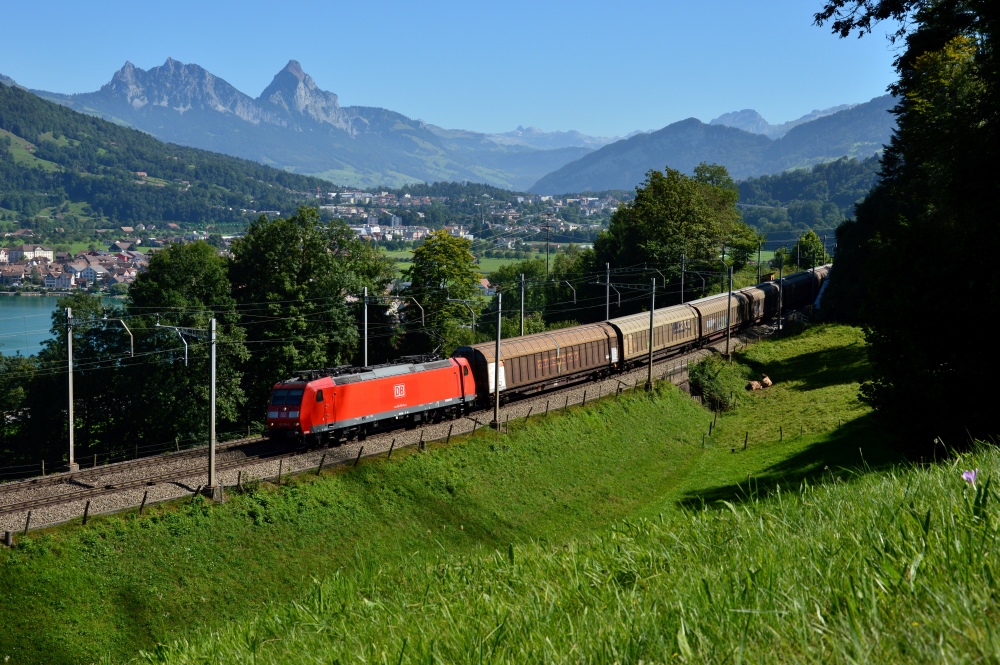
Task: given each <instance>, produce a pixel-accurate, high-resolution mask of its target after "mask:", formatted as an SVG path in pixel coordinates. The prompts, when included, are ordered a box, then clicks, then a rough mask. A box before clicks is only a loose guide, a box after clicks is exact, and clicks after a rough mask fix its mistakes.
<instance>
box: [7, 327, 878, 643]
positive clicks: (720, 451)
mask: <svg viewBox="0 0 1000 665" xmlns="http://www.w3.org/2000/svg"><path fill="white" fill-rule="evenodd" d="M857 339H858V333H857V332H856V331H853V330H850V329H844V328H825V329H820V330H816V331H811V332H809V333H807V334H806V335H803V336H801V337H798V338H794V339H790V340H786V341H784V342H781V343H779V344H776V345H771V344H762V345H759V346H757V347H756V348H754V349H751V350H750V351H749V353H748V356H749V358H750V359H751V360H752V361H753V362H759V363H766V366H767V369H768V371H769V373H770V374H771V375H772V376H773V377H774V378H776V379H777V380H778V381H779V385H778V386H776V387H775V389H773V392H770V393H768V394H766V395H753V396H752V397H748V399H753V400H755V401H758V402H759V404H758V405H757V406H760V407H761V409H755V410H754V411H755V412H756V413H757V416H756V417H755V418H754V420H755V421H760V422H762V423H767V425H766V426H765V425H761V427H762V428H763V429H762V430H761V432H760V433H759V434H758V436H755V437H753V438H752V439H751V445H750V446H749V449H748V450H747V451H746V452H743V451H742V450H740V451H739V452H738V453H737V454H732V453H730V452H729V449H730V448H731V447H732V445H731V443H732V441H733V440H734V438H733V437H736V438H738V439H739V443H740V447H742V432H741V431H740V430H743V429H745V425H744V422H745V421H744V420H741V419H744V418H747V416H746V415H744V414H746V413H748V412H749V411H750V409H748V408H747V407H745V406H744V407H742V408H741V410H740V412H738V413H737V414H735V415H731V416H724V417H723V418H721V419H720V424H719V427H718V428H717V429H716V430H715V436H713V439H712V440H710V441H708V446H707V448H706V449H702V446H701V442H702V433H703V432H704V431H705V430H706V429H707V424H708V421H709V419H710V416H709V415H708V413H707V412H705V411H704V410H702V409H701V408H700V407H698V406H697V405H696V404H695V403H693V402H692V401H691V400H690V399H689V398H687V397H686V396H683V395H682V394H681V393H679V392H678V391H676V389H673V388H672V387H665V388H664V389H663V390H662V391H661V392H660V394H659V395H658V397H657V398H656V399H655V400H650V399H649V398H648V397H646V396H644V395H637V396H634V397H633V396H626V397H625V398H623V399H621V400H620V401H619V400H606V401H604V402H602V403H600V404H595V405H589V406H588V407H587V409H585V410H583V411H581V412H579V413H576V414H574V415H573V416H572V417H566V416H558V415H553V416H551V417H550V418H549V419H548V420H546V421H535V422H533V423H531V424H530V425H529V426H527V427H523V426H522V427H517V428H514V432H513V433H512V434H511V435H510V436H509V437H503V438H502V439H499V440H497V439H496V438H495V435H493V434H491V433H481V434H480V435H479V436H477V437H475V438H473V439H471V440H467V441H464V442H461V443H459V444H453V445H451V446H450V447H447V448H439V449H435V450H434V451H433V452H432V454H429V455H419V454H404V455H400V457H401V459H394V460H393V461H391V462H388V463H386V462H384V461H373V462H370V463H366V464H363V465H362V466H361V467H360V468H359V469H357V470H355V471H350V472H343V473H337V474H336V478H335V479H332V480H331V479H326V478H324V479H321V480H316V479H314V478H313V477H307V478H302V479H300V480H298V481H296V483H295V484H294V486H293V487H290V488H285V489H282V490H281V491H273V490H270V489H266V488H265V489H261V490H259V491H257V492H255V493H253V494H249V495H245V496H236V497H233V498H232V499H231V501H230V502H229V503H228V504H226V505H225V506H221V507H210V506H206V505H203V504H202V503H201V502H200V501H198V502H195V503H194V504H188V503H184V504H183V505H181V506H179V507H158V508H156V509H154V511H153V516H151V517H150V516H147V517H146V518H143V519H137V518H136V517H135V516H134V515H128V516H115V517H110V518H102V519H99V520H97V521H95V522H94V523H93V524H92V525H88V526H87V527H86V528H85V529H79V528H65V529H59V530H55V531H53V532H51V533H47V534H44V535H42V534H40V535H35V536H33V537H31V538H28V539H27V540H26V542H25V546H24V547H21V548H18V549H16V550H13V551H9V552H8V551H3V552H0V571H2V574H0V599H2V602H0V625H3V626H4V627H5V628H6V630H4V631H2V632H0V657H3V656H4V655H7V654H10V655H12V656H13V657H15V658H16V660H17V661H18V662H26V661H27V662H30V661H36V662H40V661H44V662H80V661H84V660H89V659H93V658H95V657H98V656H101V655H110V656H111V657H113V658H116V659H120V658H124V657H128V656H129V655H130V654H134V653H135V651H136V650H137V649H139V648H144V647H145V648H148V647H150V646H152V645H153V644H154V643H155V642H157V641H164V640H169V639H171V638H173V637H176V636H178V635H180V634H182V633H184V632H186V631H188V630H190V629H191V628H192V627H194V626H201V627H205V628H208V629H218V628H220V627H222V626H225V625H229V624H232V623H233V622H243V621H245V620H247V619H248V618H249V617H252V616H254V615H255V614H257V613H259V612H261V611H262V610H263V609H264V608H265V607H266V604H267V603H268V601H274V602H276V603H278V604H279V605H280V604H282V603H284V602H287V601H288V600H290V599H293V598H297V597H300V596H301V594H302V587H303V585H304V584H306V585H307V584H308V582H309V580H310V579H311V578H313V577H324V576H327V577H329V576H336V575H338V574H339V575H340V576H342V577H344V576H346V577H345V579H349V580H356V576H357V575H369V574H373V571H375V570H377V569H382V570H393V571H396V573H394V574H399V575H401V576H403V577H406V576H410V575H416V576H417V579H419V576H420V575H421V574H422V573H421V572H420V571H421V570H422V568H421V566H422V565H423V562H426V561H430V560H434V559H435V558H436V557H439V556H445V557H452V558H453V559H449V560H454V561H458V560H459V559H460V558H461V557H470V558H469V559H468V560H469V561H472V562H477V561H481V562H485V561H489V560H490V557H491V556H492V555H491V554H490V552H492V551H493V550H494V549H495V548H500V549H506V546H507V544H508V543H526V542H528V541H531V540H537V541H540V542H542V543H548V544H549V545H551V546H560V545H567V546H569V547H571V548H572V547H578V546H579V545H578V544H577V539H580V538H582V539H584V542H589V541H588V540H587V539H588V538H590V537H592V536H593V537H595V538H598V539H599V538H600V534H604V533H606V530H607V529H608V527H609V526H610V525H613V524H614V523H616V522H617V521H618V520H620V519H622V518H635V517H637V516H650V515H656V514H657V513H658V512H660V511H663V510H668V511H671V512H672V510H673V508H674V506H676V505H678V504H683V503H686V502H692V501H693V502H696V503H697V502H698V501H700V498H701V497H706V496H707V497H710V498H714V497H716V496H725V497H727V498H733V497H735V496H738V495H739V494H740V493H741V492H743V491H745V489H746V486H745V481H746V478H747V476H748V474H749V475H751V476H753V477H760V478H763V479H764V482H772V483H776V482H780V483H781V484H782V485H788V484H790V485H796V484H797V483H798V481H799V479H800V478H801V477H802V475H803V474H808V473H815V472H816V470H817V469H819V470H820V471H821V470H822V468H823V467H824V466H829V467H830V468H834V467H835V465H837V464H840V463H846V464H851V463H854V462H855V461H856V460H858V459H859V456H858V454H857V450H858V448H859V447H860V448H863V449H864V450H865V453H864V455H865V457H866V459H868V460H869V462H870V463H873V464H875V463H878V462H879V461H880V460H879V458H878V452H877V451H878V450H881V449H882V448H881V447H880V446H879V445H878V436H879V435H878V433H877V432H873V431H872V430H871V429H870V428H862V427H860V426H859V425H857V424H854V425H847V426H845V427H844V428H843V429H840V430H837V431H832V432H831V431H828V430H827V431H821V430H823V428H828V427H830V426H832V425H833V419H834V418H835V417H836V418H837V419H838V420H839V419H840V418H841V417H842V418H843V419H844V422H845V423H847V422H848V421H849V420H850V419H851V418H853V417H859V418H860V419H864V418H865V416H864V415H863V410H861V409H859V407H858V406H857V405H856V403H855V401H854V391H855V389H856V382H857V380H858V379H859V378H860V376H861V374H860V372H861V371H863V367H859V366H858V365H857V360H858V353H859V348H860V347H858V345H857V343H856V342H857ZM772 349H777V350H772ZM838 349H839V350H838ZM800 351H804V352H807V353H820V354H827V355H828V356H829V357H827V358H825V360H826V361H827V364H828V365H829V366H832V367H837V368H843V369H841V370H839V374H838V377H837V381H835V382H831V381H827V380H824V379H823V378H822V376H821V372H816V371H812V370H811V369H810V368H809V367H808V366H807V364H803V365H802V366H801V367H800V366H797V365H796V364H795V363H796V361H795V360H794V359H793V358H794V356H796V355H797V354H798V353H799V352H800ZM852 368H853V369H852ZM817 369H818V368H817ZM786 372H787V373H792V372H794V373H796V375H795V376H794V377H792V376H786ZM786 379H787V380H786ZM781 391H783V392H781ZM818 404H825V405H826V406H825V407H824V409H823V413H822V414H817V413H810V412H809V409H813V408H815V405H818ZM769 414H773V415H769ZM820 415H822V417H820ZM778 421H780V422H781V423H783V425H784V426H785V431H786V432H787V431H789V430H792V431H797V430H798V425H799V424H800V423H802V424H808V425H809V426H808V428H807V429H806V433H805V434H804V435H803V436H797V435H796V436H786V437H785V438H784V441H781V442H778V441H776V438H777V436H776V432H774V436H769V435H767V433H766V432H767V431H769V430H768V428H770V430H774V429H775V427H774V425H775V424H776V423H777V422H778ZM856 422H857V421H855V423H856ZM852 428H854V429H852ZM623 433H627V435H624V434H623ZM394 457H395V456H394ZM740 482H743V483H744V486H743V488H742V489H741V488H740V487H738V485H739V483H740ZM454 557H458V558H454ZM463 560H464V559H463ZM414 562H420V565H418V566H416V567H413V566H412V564H413V563H414ZM449 565H450V564H449ZM338 571H340V572H339V573H338ZM366 571H367V572H366ZM354 583H355V582H351V584H354ZM418 600H419V599H418ZM337 602H344V603H347V604H348V605H345V607H348V606H349V612H350V613H354V612H356V611H359V612H361V611H362V610H363V609H364V607H367V605H362V606H357V605H356V603H357V599H356V598H355V597H354V596H351V597H350V598H346V597H345V598H341V599H340V600H338V601H337ZM414 602H417V601H414ZM361 613H362V614H363V612H361ZM236 625H242V624H241V623H237V624H236ZM38 626H45V627H46V629H45V630H44V631H39V630H38V629H37V628H38ZM376 637H377V636H376ZM396 637H398V636H396ZM396 637H393V639H396ZM388 644H391V640H390V642H386V643H384V644H383V646H386V645H388Z"/></svg>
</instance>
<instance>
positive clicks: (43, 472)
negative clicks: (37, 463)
mask: <svg viewBox="0 0 1000 665" xmlns="http://www.w3.org/2000/svg"><path fill="white" fill-rule="evenodd" d="M44 477H45V460H42V478H44Z"/></svg>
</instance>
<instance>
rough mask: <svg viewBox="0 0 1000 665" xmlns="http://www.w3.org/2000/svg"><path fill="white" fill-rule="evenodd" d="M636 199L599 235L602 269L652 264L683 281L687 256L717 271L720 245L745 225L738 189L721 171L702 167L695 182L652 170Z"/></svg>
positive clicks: (597, 244)
mask: <svg viewBox="0 0 1000 665" xmlns="http://www.w3.org/2000/svg"><path fill="white" fill-rule="evenodd" d="M635 194H636V195H635V200H633V201H632V202H631V203H630V204H627V205H624V206H622V207H620V208H619V209H618V211H617V212H615V214H614V216H613V217H612V218H611V223H610V225H609V227H608V230H607V232H604V233H601V234H600V235H599V236H598V238H597V241H596V242H595V244H594V249H595V252H596V257H595V258H596V261H595V263H596V264H597V265H598V266H603V264H604V263H605V262H609V263H611V265H612V266H613V267H615V268H620V267H626V266H635V265H637V264H644V263H648V264H650V265H653V266H655V267H657V268H659V269H660V270H661V271H664V270H670V271H671V272H670V275H669V276H670V278H671V279H675V278H676V279H679V277H680V274H679V271H680V265H681V257H682V255H683V256H684V257H685V258H686V260H687V261H688V264H689V265H696V264H702V265H705V266H711V267H712V269H714V268H715V266H716V265H717V258H718V256H719V250H720V248H721V245H722V243H723V242H725V241H726V240H727V239H730V238H732V237H733V235H734V232H737V230H738V229H739V225H740V224H741V220H740V213H739V211H738V210H737V208H736V202H737V201H738V199H739V190H738V189H737V188H736V185H735V184H734V183H733V181H732V179H731V178H730V177H729V174H728V173H727V172H726V169H725V167H722V166H718V165H708V164H701V165H699V166H698V167H697V168H696V169H695V174H694V176H693V177H689V176H686V175H684V174H683V173H681V172H680V171H677V170H674V169H671V168H667V169H666V170H665V172H663V173H661V172H659V171H655V170H653V171H649V173H647V174H646V181H645V182H644V183H643V185H641V186H640V187H637V188H636V190H635ZM740 233H741V234H742V233H745V231H744V230H741V229H740ZM750 233H752V231H751V232H750ZM755 248H756V247H755Z"/></svg>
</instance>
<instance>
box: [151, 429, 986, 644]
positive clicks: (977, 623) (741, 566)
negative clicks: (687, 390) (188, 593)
mask: <svg viewBox="0 0 1000 665" xmlns="http://www.w3.org/2000/svg"><path fill="white" fill-rule="evenodd" d="M972 468H978V469H979V473H980V479H979V485H978V486H976V487H973V486H972V485H970V484H968V483H966V482H964V481H963V480H962V478H961V473H962V470H963V469H972ZM998 469H1000V455H998V454H997V452H996V450H995V449H990V450H983V451H982V452H979V453H977V454H975V455H972V456H969V457H966V458H960V459H957V460H955V462H954V463H952V464H948V465H939V466H935V467H932V468H929V469H921V468H915V467H898V468H895V469H893V470H891V471H888V472H885V473H870V474H862V475H860V476H857V475H851V474H845V473H844V472H842V471H837V472H836V473H833V472H831V477H830V482H828V483H826V484H824V485H818V486H817V485H813V484H810V483H808V482H804V481H803V482H800V483H796V484H792V485H790V486H785V487H783V488H782V489H781V490H780V491H779V492H777V493H776V494H775V495H774V496H772V497H771V498H768V499H766V500H759V499H751V500H749V501H746V502H744V503H740V504H734V503H729V502H727V503H724V504H722V505H721V507H720V509H703V510H691V511H684V512H674V513H669V514H665V515H661V516H659V517H658V518H657V519H636V520H627V521H622V522H620V523H618V524H616V525H614V526H613V527H612V528H610V529H608V530H607V531H605V532H604V533H601V534H598V535H593V536H590V537H584V538H581V539H578V540H573V541H570V542H568V543H549V542H542V541H535V542H532V543H528V544H522V545H510V546H508V547H503V548H497V549H495V550H493V551H485V548H484V549H483V551H479V552H476V553H475V554H473V555H459V554H454V553H451V552H448V551H446V549H445V548H442V549H441V550H440V551H438V552H433V551H430V552H414V553H413V555H412V556H411V557H410V559H409V560H407V561H404V562H401V563H399V564H390V563H387V562H384V561H382V560H379V559H375V558H370V557H367V556H365V555H362V554H359V555H358V556H356V557H355V558H354V559H353V560H352V561H350V562H348V563H347V565H345V566H344V568H343V569H342V570H341V571H339V572H338V573H337V574H335V575H333V576H332V577H330V578H328V579H326V580H324V581H321V582H316V583H314V586H313V589H312V591H311V593H310V594H309V595H308V597H307V598H305V599H303V600H302V601H301V602H298V603H293V604H288V605H284V606H281V607H277V608H275V609H273V610H272V611H270V612H268V613H266V614H264V615H262V616H261V617H259V618H257V619H255V620H253V621H250V622H246V623H241V624H236V625H230V626H226V627H225V628H223V629H222V630H220V631H217V632H215V633H212V634H210V635H207V636H204V637H202V638H201V639H199V640H195V641H192V642H178V643H175V644H174V645H172V646H171V647H170V648H162V649H160V650H158V651H156V652H153V653H149V654H146V658H147V659H148V661H150V662H158V663H159V662H162V663H195V662H253V663H301V662H348V661H354V662H383V663H385V662H390V663H399V662H442V663H460V662H509V663H536V662H599V663H612V662H616V663H642V662H667V661H671V662H672V661H678V662H736V663H739V662H752V663H753V662H782V663H832V662H839V663H846V662H853V663H857V662H873V663H899V662H995V661H996V660H997V658H998V657H1000V634H998V631H997V630H996V621H997V618H998V617H997V614H998V612H997V604H996V594H997V591H998V588H997V583H996V580H995V575H996V572H995V571H996V570H997V568H998V566H1000V555H998V547H997V546H998V545H1000V543H998V537H997V533H998V528H997V527H998V524H1000V521H998V520H997V517H998V515H997V508H996V504H995V499H996V497H995V491H993V490H992V489H991V481H989V480H985V478H987V477H989V478H992V477H995V474H996V472H997V471H998Z"/></svg>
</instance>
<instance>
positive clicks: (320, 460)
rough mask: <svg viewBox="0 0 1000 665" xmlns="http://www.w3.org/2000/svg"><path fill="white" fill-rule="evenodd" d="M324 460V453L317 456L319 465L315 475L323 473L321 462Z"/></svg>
mask: <svg viewBox="0 0 1000 665" xmlns="http://www.w3.org/2000/svg"><path fill="white" fill-rule="evenodd" d="M325 461H326V453H323V456H322V457H320V458H319V466H318V467H317V468H316V475H317V476H318V475H319V474H321V473H323V462H325Z"/></svg>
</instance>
